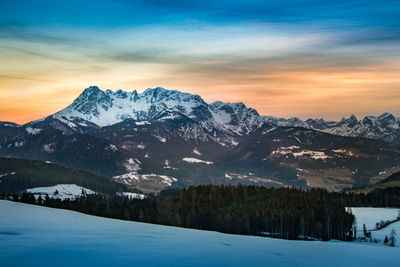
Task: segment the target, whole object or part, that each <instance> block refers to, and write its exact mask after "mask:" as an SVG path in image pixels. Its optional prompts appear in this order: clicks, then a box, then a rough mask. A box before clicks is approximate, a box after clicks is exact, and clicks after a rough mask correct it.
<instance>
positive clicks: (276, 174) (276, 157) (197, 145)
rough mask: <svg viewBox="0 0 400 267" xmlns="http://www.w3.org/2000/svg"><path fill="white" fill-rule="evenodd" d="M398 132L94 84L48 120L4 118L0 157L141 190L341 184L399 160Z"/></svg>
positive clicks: (388, 118) (361, 180)
mask: <svg viewBox="0 0 400 267" xmlns="http://www.w3.org/2000/svg"><path fill="white" fill-rule="evenodd" d="M399 136H400V134H399V119H398V118H395V117H394V116H392V115H391V114H387V113H385V114H383V115H381V116H379V117H372V116H370V117H366V118H364V119H363V120H361V121H359V120H357V119H356V118H355V117H354V116H352V117H350V118H349V119H343V120H341V121H340V122H329V121H324V120H322V119H320V120H312V119H309V120H307V121H302V120H300V119H297V118H292V119H280V118H275V117H263V116H260V115H259V114H258V113H257V111H256V110H254V109H251V108H248V107H246V106H245V105H244V104H243V103H223V102H220V101H217V102H214V103H211V104H208V103H206V102H205V101H204V100H203V99H202V98H201V97H200V96H198V95H192V94H188V93H182V92H179V91H174V90H167V89H163V88H153V89H147V90H145V91H144V92H143V93H137V92H136V91H133V92H125V91H122V90H117V91H115V92H113V91H111V90H106V91H103V90H100V89H99V88H98V87H96V86H91V87H89V88H87V89H85V90H84V91H83V92H82V94H81V95H80V96H79V97H78V98H77V99H75V101H74V102H73V103H72V104H71V105H69V106H68V107H66V108H65V109H63V110H61V111H59V112H57V113H55V114H53V115H50V116H48V117H46V118H44V119H41V120H38V121H34V122H30V123H28V124H25V125H17V124H13V123H9V122H4V123H0V157H17V158H27V159H37V160H41V161H51V162H54V163H58V164H61V165H64V166H69V167H74V168H80V169H84V170H88V171H91V172H94V173H97V174H101V175H105V176H108V177H112V178H114V179H115V180H116V181H118V182H120V183H124V184H127V185H129V186H131V187H134V188H137V189H139V190H142V191H145V192H151V191H158V190H161V189H162V188H165V187H168V186H171V185H172V186H187V185H196V184H205V183H207V184H208V183H213V184H225V183H232V184H238V183H242V184H258V185H268V186H285V185H296V186H304V187H307V186H310V187H325V188H329V189H333V190H339V189H342V188H348V187H352V186H355V185H356V186H358V185H365V184H370V183H371V181H379V180H380V179H384V178H385V177H384V175H383V174H382V173H386V171H387V173H389V171H388V170H393V169H396V168H398V167H399V166H400V147H399V146H398V145H396V144H395V143H400V142H399ZM364 137H368V138H374V139H367V138H364ZM375 139H381V140H385V141H388V142H392V143H388V142H384V141H379V140H375Z"/></svg>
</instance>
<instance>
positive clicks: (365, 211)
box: [351, 208, 400, 248]
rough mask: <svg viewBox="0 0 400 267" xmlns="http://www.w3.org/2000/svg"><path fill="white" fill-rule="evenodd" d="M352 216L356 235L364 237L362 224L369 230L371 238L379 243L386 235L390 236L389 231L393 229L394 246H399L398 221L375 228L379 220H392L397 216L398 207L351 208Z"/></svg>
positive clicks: (399, 230) (399, 224)
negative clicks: (394, 236)
mask: <svg viewBox="0 0 400 267" xmlns="http://www.w3.org/2000/svg"><path fill="white" fill-rule="evenodd" d="M351 211H352V212H353V214H354V216H355V217H356V220H357V229H358V231H357V235H358V237H364V232H363V225H364V224H365V228H366V229H367V230H368V231H370V232H371V238H372V239H377V240H378V241H379V242H380V243H382V242H383V241H384V240H385V237H386V236H388V237H389V236H390V232H391V231H392V230H395V232H396V242H395V246H396V247H397V248H399V246H400V240H399V235H400V221H398V222H395V223H392V224H390V225H388V226H386V227H385V228H382V229H380V230H375V229H376V228H375V224H376V223H378V222H380V221H394V220H396V219H397V218H398V216H399V214H400V213H399V212H400V209H392V208H351Z"/></svg>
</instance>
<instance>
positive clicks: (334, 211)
mask: <svg viewBox="0 0 400 267" xmlns="http://www.w3.org/2000/svg"><path fill="white" fill-rule="evenodd" d="M3 197H5V198H12V199H14V200H19V201H23V202H27V203H32V204H34V203H36V202H39V204H42V205H45V206H50V207H56V208H65V209H71V210H76V211H80V212H84V213H88V214H93V215H98V216H104V217H111V218H118V219H126V220H134V221H141V222H148V223H157V224H164V225H172V226H179V227H188V228H195V229H204V230H215V231H220V232H225V233H233V234H246V235H267V236H273V237H279V238H286V239H322V240H327V239H339V240H350V239H351V238H352V232H351V229H352V224H353V221H354V216H353V215H351V214H349V213H347V212H346V210H345V206H344V205H343V203H342V202H340V200H339V199H338V198H337V197H335V193H329V192H327V191H326V190H320V189H313V190H302V189H296V188H278V189H276V188H265V187H257V186H245V185H239V186H233V185H221V186H216V185H204V186H197V187H190V188H188V189H171V190H167V191H163V192H161V193H160V194H159V195H157V196H153V197H147V198H145V199H143V200H137V199H135V200H130V199H128V198H125V197H118V196H110V195H89V196H86V197H84V198H80V199H77V200H75V201H69V200H65V201H61V200H56V199H50V198H48V197H47V198H46V199H44V200H42V199H40V200H39V201H36V200H35V198H34V196H33V195H31V194H29V193H23V194H22V195H20V196H18V195H16V194H14V195H13V196H3Z"/></svg>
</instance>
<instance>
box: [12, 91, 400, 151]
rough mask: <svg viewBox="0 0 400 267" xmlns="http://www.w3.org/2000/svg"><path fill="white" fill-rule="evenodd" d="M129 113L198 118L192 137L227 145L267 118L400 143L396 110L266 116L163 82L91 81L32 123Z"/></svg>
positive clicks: (117, 117) (75, 128)
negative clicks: (131, 86)
mask: <svg viewBox="0 0 400 267" xmlns="http://www.w3.org/2000/svg"><path fill="white" fill-rule="evenodd" d="M128 119H129V120H133V121H135V122H136V123H137V124H138V125H140V124H150V123H152V122H156V121H157V122H165V121H171V120H172V121H173V120H182V119H183V120H186V121H191V122H192V124H193V123H194V124H196V126H195V127H194V128H193V127H192V126H191V127H189V128H187V127H186V129H185V130H184V129H183V128H185V127H184V126H183V128H180V130H181V131H182V132H184V133H185V135H186V137H188V136H189V137H191V138H192V139H197V138H201V139H202V140H205V139H213V140H214V141H216V142H218V143H220V144H223V145H232V144H235V143H237V141H238V139H239V138H240V137H241V136H245V135H248V134H250V133H252V132H254V131H255V130H257V129H259V128H260V127H261V126H262V125H263V124H264V123H267V124H272V125H276V126H289V127H303V128H308V129H313V130H317V131H322V132H326V133H330V134H334V135H340V136H350V137H365V138H372V139H380V140H384V141H387V142H393V143H397V144H400V118H396V117H394V116H393V115H392V114H390V113H384V114H382V115H380V116H367V117H365V118H364V119H362V120H358V119H357V118H356V117H355V116H354V115H352V116H350V117H349V118H348V119H345V118H343V119H342V120H340V121H338V122H336V121H325V120H323V119H308V120H305V121H303V120H301V119H299V118H290V119H283V118H276V117H272V116H260V115H259V114H258V112H257V111H256V110H254V109H252V108H248V107H246V106H245V105H244V104H243V103H224V102H221V101H216V102H214V103H211V104H208V103H206V102H205V101H204V100H203V99H202V98H201V97H200V96H198V95H192V94H189V93H183V92H180V91H176V90H168V89H164V88H161V87H157V88H149V89H147V90H145V91H144V92H143V93H138V92H137V91H136V90H134V91H132V92H126V91H123V90H117V91H111V90H106V91H103V90H101V89H99V88H98V87H97V86H91V87H89V88H87V89H85V90H84V91H83V92H82V94H81V95H80V96H79V97H78V98H76V99H75V100H74V102H73V103H72V104H71V105H69V106H68V107H66V108H65V109H63V110H61V111H59V112H57V113H55V114H53V115H51V116H49V117H47V118H44V119H42V120H39V121H35V122H32V123H30V124H28V125H33V126H37V127H40V126H43V125H50V126H51V127H53V128H56V129H59V130H62V131H64V132H69V133H71V132H80V133H85V132H88V131H90V130H92V129H99V128H101V127H105V126H111V125H115V124H117V123H120V122H123V121H125V120H128ZM10 125H11V124H10ZM14 126H15V125H14Z"/></svg>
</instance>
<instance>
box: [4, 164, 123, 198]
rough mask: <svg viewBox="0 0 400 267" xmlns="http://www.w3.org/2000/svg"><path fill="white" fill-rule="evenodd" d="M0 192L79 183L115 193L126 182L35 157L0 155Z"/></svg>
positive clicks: (100, 190) (121, 188) (93, 188)
mask: <svg viewBox="0 0 400 267" xmlns="http://www.w3.org/2000/svg"><path fill="white" fill-rule="evenodd" d="M0 181H1V182H0V192H5V193H7V192H18V191H21V190H25V189H28V188H32V187H39V186H54V185H57V184H76V185H80V186H82V187H85V188H88V189H91V190H93V191H96V192H101V193H108V194H115V193H116V192H124V191H126V186H124V185H122V184H118V183H115V182H113V181H111V180H110V179H108V178H106V177H102V176H98V175H94V174H92V173H89V172H86V171H82V170H77V169H71V168H65V167H62V166H59V165H57V164H53V163H44V162H40V161H35V160H25V159H11V158H0Z"/></svg>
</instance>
